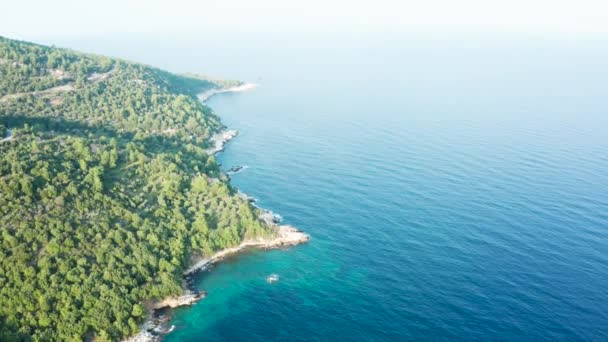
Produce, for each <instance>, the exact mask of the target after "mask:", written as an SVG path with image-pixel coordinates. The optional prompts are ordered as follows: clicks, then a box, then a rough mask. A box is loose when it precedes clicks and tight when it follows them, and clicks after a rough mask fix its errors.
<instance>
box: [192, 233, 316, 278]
mask: <svg viewBox="0 0 608 342" xmlns="http://www.w3.org/2000/svg"><path fill="white" fill-rule="evenodd" d="M275 229H276V232H275V236H274V237H272V238H259V239H252V240H246V241H243V242H242V243H241V244H240V245H238V246H236V247H232V248H226V249H223V250H221V251H219V252H217V253H215V254H214V255H212V256H211V257H209V258H205V259H203V260H201V261H199V262H197V263H196V264H194V265H193V266H192V267H190V268H189V269H187V270H186V272H184V275H189V274H192V273H195V272H199V271H202V270H205V269H206V268H208V267H209V266H211V265H213V264H214V263H216V262H218V261H220V260H222V259H224V258H225V257H227V256H230V255H233V254H236V253H238V252H241V251H243V250H245V249H247V248H258V249H272V248H280V247H287V246H294V245H298V244H301V243H305V242H308V240H310V236H309V235H308V234H306V233H304V232H302V231H300V230H299V229H297V228H295V227H293V226H290V225H282V226H275Z"/></svg>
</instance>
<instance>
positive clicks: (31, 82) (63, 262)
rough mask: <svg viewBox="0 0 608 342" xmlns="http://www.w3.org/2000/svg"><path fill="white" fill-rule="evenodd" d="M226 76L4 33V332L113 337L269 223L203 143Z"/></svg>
mask: <svg viewBox="0 0 608 342" xmlns="http://www.w3.org/2000/svg"><path fill="white" fill-rule="evenodd" d="M223 85H224V84H222V83H220V82H218V81H214V80H211V79H204V78H200V77H196V76H192V75H189V76H179V75H173V74H170V73H168V72H164V71H161V70H158V69H155V68H152V67H149V66H145V65H141V64H136V63H130V62H126V61H122V60H118V59H112V58H107V57H101V56H95V55H88V54H82V53H77V52H74V51H70V50H65V49H58V48H52V47H45V46H40V45H36V44H30V43H25V42H19V41H14V40H9V39H5V38H2V37H0V340H1V341H21V340H25V341H28V340H34V341H64V340H68V341H81V340H93V339H94V340H95V341H106V340H110V341H115V340H120V339H121V338H123V337H125V336H128V335H132V334H134V333H135V332H137V331H138V324H139V323H140V322H141V321H142V320H143V319H144V317H145V316H146V314H147V308H148V306H149V303H150V302H151V301H153V300H155V299H160V298H163V297H166V296H169V295H176V294H179V293H180V292H181V291H182V272H183V271H184V269H185V268H187V266H188V265H189V264H190V262H191V260H192V258H194V257H200V256H203V255H209V254H211V253H213V252H214V251H217V250H219V249H222V248H225V247H230V246H234V245H237V244H239V243H240V242H241V241H242V240H243V239H245V238H250V237H257V236H266V235H270V234H273V231H272V229H270V228H269V227H267V226H266V225H265V224H264V223H263V222H262V221H260V220H259V219H258V212H257V209H255V208H254V207H252V206H251V205H250V203H249V202H247V200H245V199H243V198H241V197H239V196H238V195H237V194H236V193H235V190H234V189H233V188H231V186H230V185H229V184H228V182H227V179H226V177H225V176H224V175H223V174H222V173H221V172H220V171H219V167H218V164H217V162H216V160H215V158H214V156H212V155H208V154H207V153H206V148H207V147H208V145H209V144H210V141H209V140H210V137H211V136H212V135H213V134H214V133H216V132H218V131H219V130H221V129H222V125H221V122H220V121H219V119H218V117H217V116H215V115H214V114H213V113H212V111H211V109H210V108H208V107H206V106H204V105H202V104H201V103H200V102H199V101H198V100H197V99H196V94H197V93H200V92H202V91H204V90H207V89H210V88H212V87H221V86H223Z"/></svg>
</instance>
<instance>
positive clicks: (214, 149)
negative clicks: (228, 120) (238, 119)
mask: <svg viewBox="0 0 608 342" xmlns="http://www.w3.org/2000/svg"><path fill="white" fill-rule="evenodd" d="M238 134H239V131H236V130H233V129H228V130H225V131H221V132H219V133H216V134H214V135H213V136H212V137H211V138H210V139H209V143H210V145H211V146H210V147H209V148H207V149H206V150H205V152H207V154H208V155H214V154H216V153H219V152H221V151H223V150H224V147H225V146H226V143H228V142H229V141H230V140H232V139H233V138H234V137H236V136H237V135H238Z"/></svg>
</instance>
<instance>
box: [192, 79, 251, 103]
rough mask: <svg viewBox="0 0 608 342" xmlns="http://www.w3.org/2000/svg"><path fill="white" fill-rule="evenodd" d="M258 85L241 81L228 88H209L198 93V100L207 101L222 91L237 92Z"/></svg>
mask: <svg viewBox="0 0 608 342" xmlns="http://www.w3.org/2000/svg"><path fill="white" fill-rule="evenodd" d="M257 86H258V85H257V84H255V83H243V84H241V85H238V86H234V87H228V88H213V89H209V90H207V91H205V92H203V93H200V94H199V95H198V99H199V101H201V102H202V103H205V102H207V100H209V99H210V98H211V97H212V96H214V95H217V94H222V93H238V92H241V91H247V90H251V89H254V88H256V87H257Z"/></svg>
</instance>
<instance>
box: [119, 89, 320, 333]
mask: <svg viewBox="0 0 608 342" xmlns="http://www.w3.org/2000/svg"><path fill="white" fill-rule="evenodd" d="M256 87H257V84H253V83H243V84H241V85H238V86H234V87H228V88H213V89H210V90H207V91H205V92H203V93H201V94H199V95H198V96H197V97H198V99H199V101H201V103H203V104H205V102H206V101H208V100H209V99H210V98H211V97H213V96H215V95H217V94H222V93H229V92H242V91H247V90H252V89H254V88H256ZM238 133H239V132H238V131H236V130H230V129H223V130H222V131H220V132H218V133H216V134H214V135H213V136H212V137H211V139H210V140H211V142H212V145H213V146H211V147H209V148H207V153H208V154H213V155H216V154H218V153H220V152H222V151H223V150H224V148H225V146H226V144H227V143H228V142H229V141H230V140H232V139H234V138H235V137H236V136H237V135H238ZM238 194H239V196H242V197H244V198H246V199H248V200H249V201H250V202H255V200H252V199H253V198H252V197H251V196H249V195H247V194H245V193H243V192H241V191H239V192H238ZM256 207H257V206H256ZM257 208H258V209H260V211H261V213H260V214H259V216H258V219H259V220H261V221H264V222H265V223H266V224H267V225H268V226H269V227H270V228H271V229H274V230H275V231H274V233H275V235H274V236H272V237H267V238H263V237H260V238H256V239H248V240H244V241H242V242H241V243H240V244H239V245H238V246H235V247H230V248H225V249H223V250H220V251H218V252H216V253H215V254H213V255H212V256H210V257H207V258H204V259H201V260H199V261H198V262H195V263H194V264H192V265H191V266H190V267H189V268H188V269H187V270H186V271H184V273H183V276H184V293H183V294H182V295H180V296H177V297H175V296H173V297H167V298H164V299H162V300H160V301H156V302H154V303H153V304H152V307H151V310H149V313H148V317H147V318H146V320H145V321H144V323H143V324H142V325H140V331H139V333H137V334H136V335H134V336H131V337H129V338H126V339H124V340H123V342H156V341H161V340H162V336H164V335H166V334H168V333H170V332H171V331H173V329H174V327H173V326H171V327H169V328H167V327H166V326H165V323H166V322H168V321H169V320H170V313H169V314H167V315H165V314H163V315H160V316H159V315H157V313H158V312H159V311H161V310H162V311H164V310H167V309H168V310H171V309H174V308H177V307H180V306H189V305H192V304H195V303H196V302H198V301H199V300H200V299H203V298H205V296H206V295H207V293H206V292H205V291H202V292H196V291H194V290H193V289H192V288H191V279H190V277H191V276H192V275H194V274H196V273H198V272H203V271H205V270H207V269H208V268H209V267H210V266H212V265H214V264H216V263H218V262H220V261H222V260H223V259H225V258H226V257H228V256H232V255H235V254H238V253H241V252H244V251H246V250H248V249H276V248H283V247H290V246H295V245H298V244H302V243H306V242H308V241H309V240H310V235H308V234H306V233H304V232H302V231H300V230H299V229H297V228H296V227H293V226H291V225H279V224H278V223H279V222H280V219H277V217H279V218H280V216H279V215H277V214H274V213H273V212H271V211H270V210H267V209H263V208H259V207H257Z"/></svg>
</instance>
